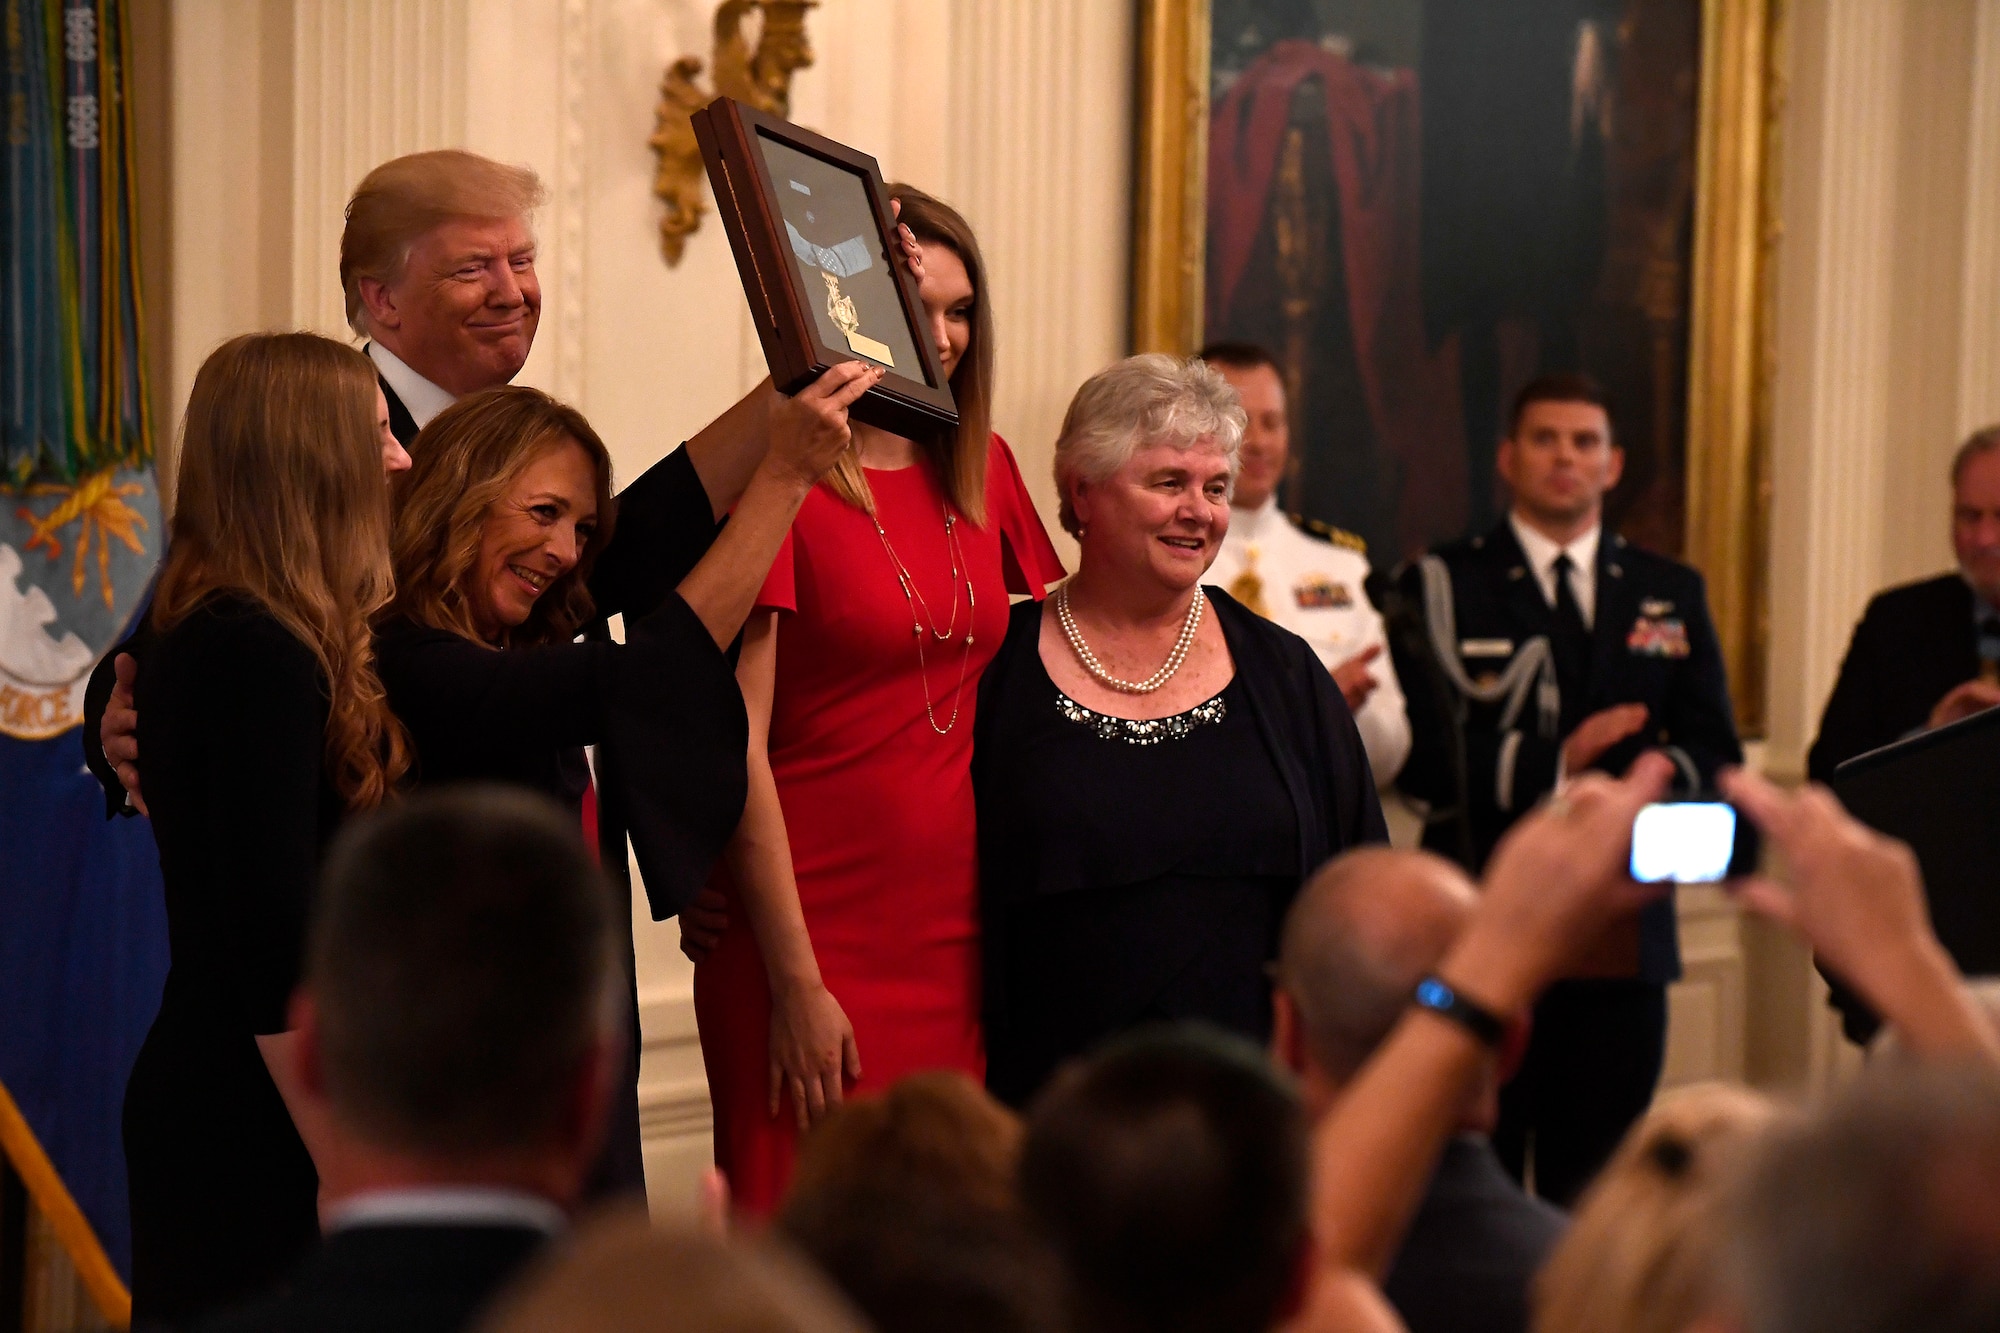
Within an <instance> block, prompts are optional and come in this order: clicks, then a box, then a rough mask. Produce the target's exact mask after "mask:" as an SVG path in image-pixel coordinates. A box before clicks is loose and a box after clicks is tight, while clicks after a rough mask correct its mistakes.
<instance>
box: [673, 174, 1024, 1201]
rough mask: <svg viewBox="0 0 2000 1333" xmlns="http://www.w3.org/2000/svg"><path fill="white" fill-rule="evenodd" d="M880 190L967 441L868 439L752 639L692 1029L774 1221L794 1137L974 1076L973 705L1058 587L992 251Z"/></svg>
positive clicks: (735, 1165) (746, 1181) (740, 1183)
mask: <svg viewBox="0 0 2000 1333" xmlns="http://www.w3.org/2000/svg"><path fill="white" fill-rule="evenodd" d="M889 192H890V193H891V194H892V195H893V196H895V197H897V198H898V199H900V201H901V208H902V211H901V217H902V221H903V224H904V225H905V226H906V227H908V228H909V230H910V231H911V232H912V233H914V235H915V239H916V242H917V245H918V247H919V249H920V250H921V257H922V263H921V266H920V267H921V276H920V282H919V292H920V295H921V297H922V301H923V307H924V313H925V315H926V317H927V319H928V320H929V332H930V335H931V337H932V338H933V339H935V342H936V346H937V350H938V354H939V359H940V360H941V361H942V362H943V365H944V370H945V373H946V374H947V375H948V376H949V377H950V380H951V388H952V394H953V396H954V397H955V398H956V400H957V403H958V410H959V416H960V426H959V429H958V430H957V431H956V432H955V433H949V434H944V435H941V436H939V437H937V438H932V439H926V440H912V439H904V438H902V437H900V436H895V435H890V434H888V433H887V432H884V431H880V430H876V429H874V428H871V427H867V426H859V425H857V426H856V427H855V429H854V449H853V451H852V452H851V453H850V454H848V455H847V456H846V457H845V458H843V459H842V460H841V462H840V464H839V465H838V467H837V468H836V469H835V470H834V472H833V473H832V474H831V475H830V476H829V477H828V478H827V480H826V481H825V482H823V483H821V484H820V485H819V486H818V487H817V488H815V489H814V491H813V493H812V494H811V495H810V496H809V497H807V499H806V503H805V505H804V507H803V508H801V510H800V511H799V516H798V519H797V520H796V522H794V524H793V526H792V532H791V538H790V540H789V542H788V543H787V545H786V547H785V549H784V550H783V551H781V552H780V553H779V555H778V559H777V563H776V564H775V565H774V566H773V567H772V570H771V577H770V579H769V580H768V581H767V582H766V583H765V585H764V588H763V591H762V592H761V593H760V594H759V595H758V598H757V610H756V612H755V613H754V614H753V615H752V616H751V618H750V621H749V623H748V624H747V625H746V626H745V627H744V640H743V651H742V656H741V660H740V662H739V664H738V667H737V679H738V680H739V681H740V682H741V683H742V686H743V698H744V702H745V704H746V705H747V707H748V708H749V713H750V737H751V742H750V794H749V804H748V806H747V807H746V809H745V812H744V817H743V824H742V826H741V827H740V828H739V829H738V830H737V833H736V838H735V841H734V842H733V843H732V844H731V846H730V849H729V852H728V854H727V856H726V858H725V865H726V873H725V874H724V875H723V876H722V877H721V878H722V879H723V880H724V881H725V883H724V885H723V886H722V887H723V888H724V890H725V894H726V900H727V903H728V907H727V913H728V916H729V918H730V922H729V925H728V927H727V928H726V929H725V930H723V932H722V933H721V938H720V942H719V943H715V944H714V947H713V951H712V952H710V953H708V954H707V956H706V957H705V958H703V959H702V961H701V964H700V966H699V967H698V968H697V969H696V973H695V1011H696V1015H697V1018H698V1019H699V1022H700V1025H701V1036H702V1042H701V1045H702V1058H703V1060H704V1061H705V1062H706V1064H707V1067H708V1081H709V1094H710V1097H711V1099H712V1100H713V1102H714V1106H715V1144H716V1159H717V1162H718V1164H719V1165H720V1166H721V1167H722V1168H723V1170H724V1173H725V1174H726V1175H727V1176H728V1178H729V1181H730V1185H731V1188H732V1190H733V1192H734V1195H735V1198H736V1200H737V1202H738V1203H739V1204H741V1205H742V1206H743V1207H744V1208H746V1209H747V1210H748V1211H750V1212H752V1213H757V1214H764V1213H768V1212H769V1211H770V1210H771V1208H772V1207H773V1206H774V1205H775V1203H776V1202H777V1200H778V1198H779V1196H780V1195H781V1194H782V1192H783V1190H784V1186H785V1183H786V1180H787V1179H788V1177H789V1175H790V1172H791V1163H792V1154H793V1148H794V1143H795V1140H796V1136H797V1134H798V1131H799V1130H800V1129H801V1128H803V1127H804V1126H805V1125H806V1124H807V1123H808V1122H809V1120H811V1119H812V1118H814V1117H816V1116H818V1115H820V1114H823V1113H824V1111H825V1110H826V1109H827V1108H828V1107H830V1106H834V1105H837V1104H839V1102H840V1101H841V1099H842V1097H843V1096H844V1095H846V1094H847V1093H848V1092H850V1091H853V1090H856V1089H862V1090H865V1089H868V1088H871V1087H886V1086H888V1085H889V1084H890V1083H893V1082H894V1081H895V1080H896V1079H897V1078H899V1077H901V1076H902V1075H904V1074H906V1073H910V1072H912V1071H914V1070H920V1069H958V1070H962V1071H964V1072H966V1073H967V1074H970V1075H971V1076H973V1077H974V1078H978V1077H981V1076H982V1074H983V1071H984V1066H985V1055H984V1051H983V1048H982V1045H981V1038H980V1026H979V965H978V958H979V942H978V925H977V914H978V901H977V878H978V877H977V864H976V862H977V857H976V852H975V835H974V829H973V800H972V775H971V759H972V722H973V711H974V703H975V700H976V698H977V693H978V688H979V674H980V672H981V671H982V670H983V669H984V667H985V665H986V663H987V661H988V660H989V659H990V658H991V657H992V655H993V652H994V650H995V649H996V648H998V647H999V644H1000V638H1001V636H1002V635H1003V634H1004V633H1005V632H1006V628H1007V602H1008V594H1009V593H1010V592H1011V593H1026V594H1029V595H1031V596H1033V597H1037V598H1039V597H1041V596H1042V594H1043V590H1044V589H1045V588H1046V587H1047V585H1048V584H1049V583H1050V582H1052V581H1053V580H1055V579H1057V578H1060V577H1061V576H1062V567H1061V565H1060V564H1059V563H1058V562H1057V560H1056V555H1055V550H1054V548H1053V547H1052V546H1051V545H1050V544H1049V540H1048V536H1047V534H1046V533H1045V532H1044V531H1043V528H1042V525H1041V522H1040V520H1039V519H1038V518H1037V517H1036V515H1035V510H1034V505H1033V503H1032V502H1031V501H1030V500H1029V498H1028V494H1027V488H1026V487H1025V486H1024V485H1023V484H1022V481H1021V476H1020V472H1019V469H1018V468H1017V467H1016V466H1015V463H1014V456H1013V454H1012V453H1011V452H1010V451H1009V450H1008V448H1007V446H1006V444H1005V442H1004V441H1002V440H1001V439H1000V438H999V437H998V436H997V435H994V434H993V433H992V429H991V424H990V423H991V407H992V384H993V369H992V367H993V332H992V320H991V318H990V316H989V314H988V311H987V305H986V290H985V280H984V279H985V275H984V273H983V272H982V266H981V262H980V256H979V246H978V242H977V241H976V240H975V239H974V238H973V234H972V230H971V228H970V227H968V226H967V225H966V223H965V220H964V219H963V218H961V217H960V216H959V215H958V214H957V213H956V212H954V211H953V210H951V209H950V208H948V207H947V206H945V205H944V204H941V203H939V202H938V201H937V200H935V199H932V198H930V197H929V196H928V195H925V194H923V193H921V192H920V191H917V190H913V189H910V188H909V187H907V186H899V185H892V186H890V187H889ZM699 935H700V932H699V931H698V930H697V931H696V932H693V933H692V934H691V936H690V939H689V943H690V945H691V946H692V947H691V949H690V951H691V952H693V953H701V952H702V951H703V943H704V941H703V940H702V939H701V938H699ZM864 1070H865V1071H866V1072H865V1073H864Z"/></svg>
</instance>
